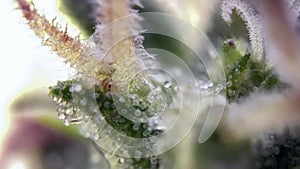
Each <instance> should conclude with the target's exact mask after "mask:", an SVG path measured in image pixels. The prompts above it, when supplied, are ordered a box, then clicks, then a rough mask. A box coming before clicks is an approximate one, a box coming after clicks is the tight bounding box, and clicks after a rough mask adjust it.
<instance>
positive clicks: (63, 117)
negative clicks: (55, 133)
mask: <svg viewBox="0 0 300 169" xmlns="http://www.w3.org/2000/svg"><path fill="white" fill-rule="evenodd" d="M65 118H66V115H65V113H58V119H59V120H63V119H65Z"/></svg>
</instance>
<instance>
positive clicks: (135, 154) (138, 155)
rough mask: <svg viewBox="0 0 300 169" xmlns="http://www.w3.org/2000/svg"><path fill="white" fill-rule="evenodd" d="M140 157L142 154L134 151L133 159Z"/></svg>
mask: <svg viewBox="0 0 300 169" xmlns="http://www.w3.org/2000/svg"><path fill="white" fill-rule="evenodd" d="M141 156H142V152H140V151H139V150H136V151H135V152H134V157H136V158H140V157H141Z"/></svg>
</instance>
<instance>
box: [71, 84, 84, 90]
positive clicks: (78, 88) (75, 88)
mask: <svg viewBox="0 0 300 169" xmlns="http://www.w3.org/2000/svg"><path fill="white" fill-rule="evenodd" d="M71 89H72V90H73V91H75V92H80V91H81V90H82V86H81V85H80V84H77V85H73V86H72V87H71V88H70V90H71ZM70 92H71V91H70Z"/></svg>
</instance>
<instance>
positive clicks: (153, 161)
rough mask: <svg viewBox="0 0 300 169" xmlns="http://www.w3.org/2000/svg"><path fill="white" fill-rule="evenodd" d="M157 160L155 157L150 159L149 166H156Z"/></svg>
mask: <svg viewBox="0 0 300 169" xmlns="http://www.w3.org/2000/svg"><path fill="white" fill-rule="evenodd" d="M157 161H158V160H157V158H156V157H155V156H152V157H150V162H151V164H157Z"/></svg>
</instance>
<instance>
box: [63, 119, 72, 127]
mask: <svg viewBox="0 0 300 169" xmlns="http://www.w3.org/2000/svg"><path fill="white" fill-rule="evenodd" d="M64 124H65V126H70V125H71V119H70V118H69V117H67V118H65V121H64Z"/></svg>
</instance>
